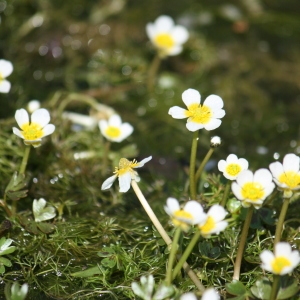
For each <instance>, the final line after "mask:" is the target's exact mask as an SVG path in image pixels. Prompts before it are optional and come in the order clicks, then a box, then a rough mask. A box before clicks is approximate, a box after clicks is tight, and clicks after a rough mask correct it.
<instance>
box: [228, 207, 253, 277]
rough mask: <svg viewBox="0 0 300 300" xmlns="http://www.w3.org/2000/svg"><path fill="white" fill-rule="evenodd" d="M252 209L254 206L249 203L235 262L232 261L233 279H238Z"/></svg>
mask: <svg viewBox="0 0 300 300" xmlns="http://www.w3.org/2000/svg"><path fill="white" fill-rule="evenodd" d="M253 211H254V206H253V205H251V206H250V207H249V208H248V212H247V216H246V219H245V222H244V226H243V230H242V233H241V240H240V243H239V247H238V250H237V255H236V259H235V263H234V271H233V280H239V279H240V271H241V263H242V257H243V253H244V248H245V244H246V241H247V235H248V230H249V226H250V223H251V219H252V215H253Z"/></svg>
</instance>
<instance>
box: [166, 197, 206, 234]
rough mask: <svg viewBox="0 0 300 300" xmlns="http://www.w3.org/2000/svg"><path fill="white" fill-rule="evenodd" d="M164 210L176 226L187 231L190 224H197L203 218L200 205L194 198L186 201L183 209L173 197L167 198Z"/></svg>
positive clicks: (203, 214)
mask: <svg viewBox="0 0 300 300" xmlns="http://www.w3.org/2000/svg"><path fill="white" fill-rule="evenodd" d="M164 208H165V212H166V213H167V214H168V215H169V216H170V217H171V219H172V223H173V224H174V226H176V227H180V228H181V229H182V230H184V231H187V230H188V229H189V227H190V226H191V225H195V224H198V223H200V222H202V221H203V220H204V219H205V217H206V216H205V213H204V212H203V208H202V206H201V205H200V204H199V203H198V202H197V201H195V200H191V201H188V202H187V203H186V204H185V206H184V207H183V209H181V208H180V205H179V202H178V201H177V199H175V198H171V197H170V198H168V199H167V205H166V206H165V207H164Z"/></svg>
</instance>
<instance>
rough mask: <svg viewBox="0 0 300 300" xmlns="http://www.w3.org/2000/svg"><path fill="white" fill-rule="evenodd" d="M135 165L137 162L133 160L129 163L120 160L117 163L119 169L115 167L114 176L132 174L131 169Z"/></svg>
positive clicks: (124, 159) (126, 160)
mask: <svg viewBox="0 0 300 300" xmlns="http://www.w3.org/2000/svg"><path fill="white" fill-rule="evenodd" d="M137 165H138V162H137V161H136V160H135V159H134V160H133V161H129V160H128V159H126V158H121V159H120V161H119V168H117V167H116V169H115V172H114V174H117V175H118V176H120V175H124V174H125V173H127V172H134V171H133V170H132V168H134V167H136V166H137Z"/></svg>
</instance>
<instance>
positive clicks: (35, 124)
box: [13, 108, 55, 148]
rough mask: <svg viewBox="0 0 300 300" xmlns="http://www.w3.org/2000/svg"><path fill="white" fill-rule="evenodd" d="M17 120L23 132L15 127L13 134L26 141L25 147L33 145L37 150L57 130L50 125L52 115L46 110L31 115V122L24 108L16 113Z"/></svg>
mask: <svg viewBox="0 0 300 300" xmlns="http://www.w3.org/2000/svg"><path fill="white" fill-rule="evenodd" d="M15 119H16V121H17V123H18V125H19V127H20V128H21V130H19V129H18V128H16V127H13V133H14V134H15V135H17V136H18V137H20V138H22V139H24V143H25V145H32V146H33V147H35V148H36V147H39V146H41V142H42V138H43V137H45V136H47V135H49V134H51V133H53V132H54V130H55V126H54V125H53V124H48V123H49V122H50V114H49V112H48V110H46V109H44V108H40V109H37V110H36V111H34V112H33V113H32V115H31V121H29V115H28V112H27V111H26V110H25V109H24V108H21V109H18V110H17V111H16V113H15Z"/></svg>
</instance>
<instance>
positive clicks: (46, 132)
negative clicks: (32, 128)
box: [43, 124, 55, 137]
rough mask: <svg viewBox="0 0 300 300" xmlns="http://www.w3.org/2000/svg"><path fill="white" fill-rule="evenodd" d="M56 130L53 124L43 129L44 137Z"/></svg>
mask: <svg viewBox="0 0 300 300" xmlns="http://www.w3.org/2000/svg"><path fill="white" fill-rule="evenodd" d="M54 130H55V126H54V125H53V124H48V125H46V126H45V127H44V128H43V132H44V135H43V137H44V136H47V135H49V134H52V133H53V132H54Z"/></svg>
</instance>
